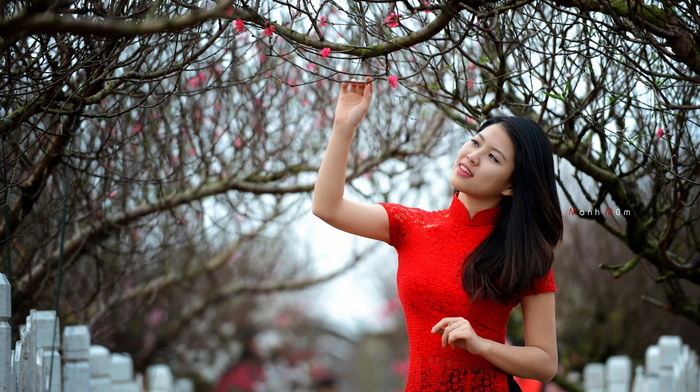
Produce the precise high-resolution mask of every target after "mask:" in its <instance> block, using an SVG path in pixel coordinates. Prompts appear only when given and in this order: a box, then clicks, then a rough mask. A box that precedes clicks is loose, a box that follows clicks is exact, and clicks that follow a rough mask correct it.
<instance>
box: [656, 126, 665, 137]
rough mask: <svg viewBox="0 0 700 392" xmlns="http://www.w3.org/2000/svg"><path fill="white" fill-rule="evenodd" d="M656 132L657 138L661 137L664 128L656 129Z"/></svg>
mask: <svg viewBox="0 0 700 392" xmlns="http://www.w3.org/2000/svg"><path fill="white" fill-rule="evenodd" d="M656 134H657V135H658V136H659V139H661V138H662V137H664V129H663V128H659V129H657V130H656Z"/></svg>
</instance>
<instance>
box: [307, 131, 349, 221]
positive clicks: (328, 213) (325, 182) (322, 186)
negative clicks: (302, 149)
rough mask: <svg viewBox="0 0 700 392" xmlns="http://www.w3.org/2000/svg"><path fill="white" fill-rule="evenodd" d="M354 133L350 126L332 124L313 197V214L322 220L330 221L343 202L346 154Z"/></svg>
mask: <svg viewBox="0 0 700 392" xmlns="http://www.w3.org/2000/svg"><path fill="white" fill-rule="evenodd" d="M354 133H355V129H354V128H353V127H352V126H349V125H346V124H344V123H338V122H336V123H334V124H333V132H332V133H331V137H330V140H329V142H328V147H327V148H326V153H325V155H324V157H323V161H322V162H321V167H320V168H319V170H318V178H317V179H316V185H315V187H314V195H313V207H312V208H313V213H314V215H316V216H318V217H319V218H321V219H323V220H330V219H332V213H333V212H334V211H337V209H338V205H339V204H340V203H341V202H342V200H343V194H344V192H345V173H346V171H347V164H348V154H349V153H350V145H351V143H352V138H353V135H354Z"/></svg>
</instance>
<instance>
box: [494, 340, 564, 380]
mask: <svg viewBox="0 0 700 392" xmlns="http://www.w3.org/2000/svg"><path fill="white" fill-rule="evenodd" d="M481 356H482V357H484V359H486V360H488V361H489V362H491V363H492V364H493V365H495V366H497V367H498V368H499V369H501V370H503V371H504V372H506V373H509V374H512V375H514V376H517V377H522V378H530V379H534V380H539V381H542V382H543V383H546V382H548V381H550V380H551V379H552V378H554V376H555V375H556V374H557V370H558V356H557V353H556V352H554V353H548V352H547V351H545V350H544V349H542V348H540V347H536V346H510V345H505V344H502V343H497V342H494V341H491V340H489V341H488V344H487V349H486V350H484V352H482V353H481Z"/></svg>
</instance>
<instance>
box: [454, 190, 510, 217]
mask: <svg viewBox="0 0 700 392" xmlns="http://www.w3.org/2000/svg"><path fill="white" fill-rule="evenodd" d="M457 198H458V199H459V201H461V202H462V204H464V207H466V208H467V211H468V212H469V220H472V218H474V215H476V214H478V213H479V212H481V211H484V210H488V209H489V208H493V207H496V206H497V205H498V204H499V203H500V202H501V199H479V198H475V197H471V196H469V195H467V194H466V193H464V192H459V195H457Z"/></svg>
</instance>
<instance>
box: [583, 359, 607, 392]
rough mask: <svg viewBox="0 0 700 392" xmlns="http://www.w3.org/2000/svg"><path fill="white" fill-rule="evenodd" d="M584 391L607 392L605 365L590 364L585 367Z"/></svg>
mask: <svg viewBox="0 0 700 392" xmlns="http://www.w3.org/2000/svg"><path fill="white" fill-rule="evenodd" d="M583 390H584V391H585V392H605V365H604V364H602V363H589V364H587V365H586V366H584V367H583Z"/></svg>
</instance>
